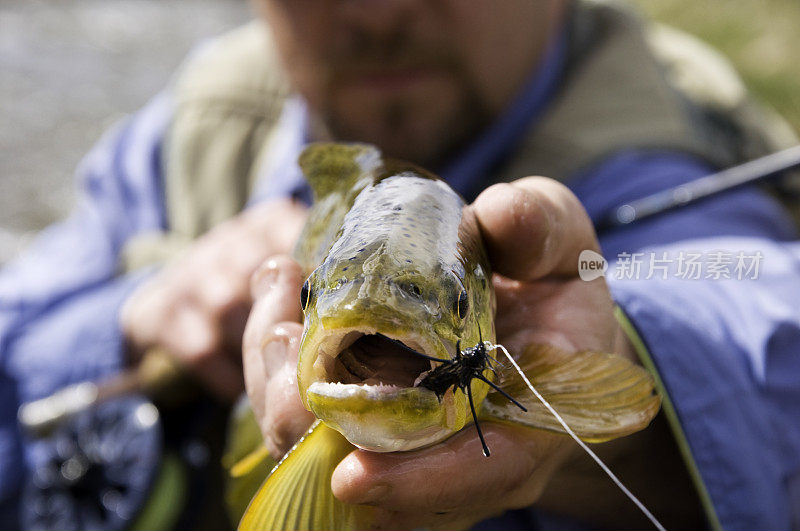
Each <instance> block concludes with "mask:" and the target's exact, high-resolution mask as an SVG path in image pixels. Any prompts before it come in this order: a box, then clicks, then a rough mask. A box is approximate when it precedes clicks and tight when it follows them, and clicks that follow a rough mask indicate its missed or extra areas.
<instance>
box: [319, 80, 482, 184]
mask: <svg viewBox="0 0 800 531" xmlns="http://www.w3.org/2000/svg"><path fill="white" fill-rule="evenodd" d="M413 107H414V103H413V102H408V101H403V100H402V99H394V100H389V101H387V102H386V103H385V104H384V105H382V106H381V108H380V109H379V110H378V112H376V113H375V114H374V116H373V117H371V120H373V121H374V124H372V126H371V129H373V130H378V131H382V132H385V133H384V134H380V135H379V137H378V138H376V137H374V134H370V133H369V132H366V131H364V129H362V128H359V127H358V126H356V125H355V124H353V123H352V122H351V121H349V120H348V119H347V118H348V117H347V116H346V115H344V116H343V115H341V113H338V112H337V110H336V109H334V108H331V109H328V112H327V113H324V114H323V115H322V120H323V123H324V125H325V126H326V128H327V130H328V132H329V133H330V135H331V136H332V137H333V138H334V139H336V140H340V141H346V142H370V143H374V144H376V145H378V147H380V148H381V149H382V150H383V151H384V153H385V154H386V155H388V156H391V157H395V158H401V159H405V160H409V161H412V162H415V163H417V164H421V165H424V166H427V167H430V168H441V167H442V165H443V164H445V163H446V162H447V161H449V160H450V159H451V158H452V157H454V156H455V155H456V154H457V153H458V151H459V150H461V149H463V148H464V146H465V145H466V144H467V143H468V142H469V141H470V140H471V139H473V138H474V137H475V136H476V135H477V134H478V133H479V132H480V131H481V130H483V129H484V128H485V127H486V126H487V125H488V124H489V123H490V121H491V114H490V112H489V110H488V109H487V108H486V106H485V105H484V103H483V101H482V100H481V98H480V97H479V96H478V95H477V93H476V92H475V91H465V92H464V93H463V96H462V97H461V98H460V101H459V102H458V104H456V105H454V106H453V107H452V109H451V110H450V112H448V113H447V114H445V115H444V116H442V118H441V119H440V120H438V122H437V123H435V124H433V126H432V128H433V130H432V131H427V134H426V135H425V136H424V137H420V136H418V135H415V134H413V133H412V132H410V131H409V129H410V127H409V123H408V122H409V120H412V119H413V116H414V115H415V114H416V113H418V112H419V110H418V109H414V108H413Z"/></svg>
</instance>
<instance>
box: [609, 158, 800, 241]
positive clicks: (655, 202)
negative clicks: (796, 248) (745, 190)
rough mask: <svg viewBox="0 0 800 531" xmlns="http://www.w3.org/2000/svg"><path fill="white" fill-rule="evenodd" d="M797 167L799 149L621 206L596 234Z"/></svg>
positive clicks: (613, 211) (727, 170)
mask: <svg viewBox="0 0 800 531" xmlns="http://www.w3.org/2000/svg"><path fill="white" fill-rule="evenodd" d="M798 167H800V145H797V146H793V147H790V148H788V149H784V150H783V151H778V152H776V153H772V154H770V155H766V156H764V157H761V158H758V159H755V160H751V161H750V162H745V163H744V164H740V165H738V166H733V167H731V168H728V169H725V170H722V171H720V172H717V173H712V174H711V175H706V176H704V177H700V178H699V179H695V180H693V181H689V182H688V183H684V184H681V185H678V186H675V187H672V188H668V189H666V190H663V191H661V192H656V193H654V194H651V195H648V196H645V197H643V198H641V199H636V200H634V201H630V202H627V203H624V204H622V205H619V206H617V207H615V208H613V209H611V211H610V212H608V213H607V214H605V215H604V216H602V217H601V218H600V222H599V223H598V224H597V231H598V232H602V231H606V230H611V229H617V228H621V227H626V226H629V225H632V224H634V223H638V222H639V221H642V220H643V219H648V218H652V217H654V216H658V215H660V214H664V213H666V212H670V211H672V210H675V209H678V208H682V207H685V206H687V205H691V204H694V203H697V202H698V201H701V200H703V199H708V198H710V197H714V196H717V195H720V194H723V193H725V192H730V191H731V190H734V189H737V188H740V187H742V186H746V185H749V184H756V183H761V182H765V181H768V180H770V179H772V178H775V177H779V176H781V175H782V174H783V173H784V172H786V171H788V170H791V169H794V168H798Z"/></svg>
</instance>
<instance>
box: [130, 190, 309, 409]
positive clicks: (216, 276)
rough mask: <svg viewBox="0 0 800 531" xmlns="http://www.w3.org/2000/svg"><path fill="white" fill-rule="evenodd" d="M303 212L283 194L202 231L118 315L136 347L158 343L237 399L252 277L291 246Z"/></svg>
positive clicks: (221, 392)
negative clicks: (264, 263)
mask: <svg viewBox="0 0 800 531" xmlns="http://www.w3.org/2000/svg"><path fill="white" fill-rule="evenodd" d="M305 216H306V212H305V208H304V207H302V206H300V205H298V204H297V203H294V202H291V201H288V200H281V201H278V202H272V203H268V204H265V205H259V206H256V207H253V208H250V209H248V210H247V211H246V212H244V213H242V214H240V215H238V216H236V217H235V218H233V219H231V220H229V221H226V222H225V223H222V224H221V225H219V226H218V227H216V228H214V229H213V230H211V231H210V232H209V233H208V234H206V235H204V236H203V237H202V238H200V239H199V240H198V241H197V242H196V243H195V244H194V245H193V246H192V247H191V248H190V249H189V250H188V251H187V252H185V253H184V254H183V255H181V256H180V257H179V258H178V259H176V260H175V261H174V262H172V263H170V264H168V265H167V266H166V267H165V268H164V269H163V270H162V271H160V272H159V273H158V274H156V275H155V276H154V277H153V278H152V279H150V280H149V281H147V282H146V283H145V284H144V285H142V286H141V287H140V288H139V289H137V290H136V291H135V292H134V294H133V295H132V296H131V297H130V298H129V299H128V301H127V302H126V303H125V305H124V307H123V309H122V312H121V317H120V320H121V324H122V329H123V333H124V334H125V337H126V338H127V339H128V341H129V343H130V345H131V346H132V349H133V354H134V355H135V356H138V355H141V354H142V353H143V352H144V351H145V350H146V349H148V348H150V347H162V348H164V349H166V350H167V351H168V352H169V353H171V354H172V355H174V356H175V357H176V358H177V360H178V361H179V362H180V363H181V364H182V365H184V366H185V367H186V368H187V369H188V370H190V371H191V372H192V373H193V374H195V375H196V376H197V377H198V378H199V379H200V380H201V381H202V382H203V383H204V384H206V386H207V387H208V388H209V389H210V390H212V391H213V392H215V394H217V395H218V396H220V397H221V398H224V399H228V400H233V399H235V398H236V397H237V396H238V395H239V394H240V393H241V392H242V389H243V382H242V368H241V346H242V334H243V331H244V326H245V323H246V320H247V315H248V314H249V312H250V307H251V305H252V298H251V296H250V278H251V276H252V274H253V272H254V271H255V270H256V268H258V266H259V265H261V264H262V263H263V262H264V260H265V259H267V258H268V257H269V256H272V255H274V254H283V253H287V252H289V251H290V250H291V248H292V246H293V245H294V242H295V240H296V239H297V236H298V234H299V232H300V230H301V228H302V226H303V223H304V221H305Z"/></svg>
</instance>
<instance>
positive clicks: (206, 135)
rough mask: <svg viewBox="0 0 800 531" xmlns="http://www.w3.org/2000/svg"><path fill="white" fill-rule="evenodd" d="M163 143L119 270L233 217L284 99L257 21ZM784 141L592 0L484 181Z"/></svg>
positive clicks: (721, 78) (719, 66) (748, 108)
mask: <svg viewBox="0 0 800 531" xmlns="http://www.w3.org/2000/svg"><path fill="white" fill-rule="evenodd" d="M174 94H175V101H176V107H175V115H174V118H173V121H172V125H171V128H170V130H169V133H168V135H167V139H166V146H165V147H166V150H165V154H166V155H165V165H166V166H165V176H166V177H165V194H166V204H167V211H168V219H169V233H168V234H156V235H144V236H141V237H137V238H134V239H133V240H132V241H131V242H129V244H128V245H127V246H126V248H125V251H124V252H123V258H122V264H121V265H122V268H123V269H124V270H129V269H133V268H136V267H138V266H141V265H144V264H147V263H151V262H154V261H159V260H162V259H163V258H164V257H168V256H169V255H171V254H173V253H174V252H175V251H176V250H178V249H180V248H182V247H183V246H184V245H185V244H186V243H187V242H189V241H191V240H192V239H194V238H196V237H197V236H199V235H201V234H202V233H204V232H205V231H207V230H208V229H209V228H211V227H213V226H214V225H216V224H217V223H219V222H221V221H223V220H225V219H227V218H230V217H232V216H234V215H235V214H236V213H238V212H240V211H241V210H242V208H243V207H244V205H245V203H246V201H247V199H248V197H249V195H250V193H251V192H252V190H253V187H254V183H255V180H256V177H257V176H258V174H259V169H260V167H261V164H262V162H263V158H264V156H265V153H267V152H268V151H269V146H270V143H271V137H272V135H273V134H274V132H275V129H276V128H275V125H276V122H277V120H278V118H279V116H280V114H281V109H282V106H283V103H284V101H285V98H286V96H287V95H288V94H289V88H288V85H287V81H286V79H285V76H284V74H283V73H282V71H281V68H280V66H279V61H278V58H277V55H276V53H275V50H274V46H273V44H272V42H271V39H270V34H269V30H268V28H267V27H266V26H265V25H264V24H263V23H261V22H260V21H254V22H252V23H250V24H248V25H246V26H244V27H241V28H239V29H237V30H234V31H232V32H230V33H229V34H227V35H224V36H222V37H220V38H218V39H216V40H215V41H214V42H212V43H211V44H209V45H207V47H206V48H205V49H204V50H202V51H201V52H199V53H197V54H196V55H195V56H194V57H193V58H191V59H190V60H189V61H188V62H187V64H185V65H184V67H183V68H182V69H181V70H180V72H179V73H178V75H177V78H176V81H175V85H174ZM794 143H796V138H795V137H794V134H793V132H792V131H791V129H790V128H789V127H788V126H786V125H785V123H784V122H782V121H781V120H780V119H779V118H778V117H777V116H776V115H774V114H773V113H771V112H769V111H767V110H765V109H763V108H760V107H758V106H757V105H756V104H754V103H753V102H752V101H751V100H750V99H749V98H748V97H747V93H746V90H745V88H744V86H743V85H742V82H741V81H740V80H739V78H738V76H737V75H736V73H735V72H734V71H733V69H732V68H731V66H730V65H729V64H728V62H727V61H726V60H725V59H724V58H722V57H721V56H720V55H719V54H717V53H716V52H714V51H713V50H711V49H710V48H708V47H707V46H706V45H704V44H702V43H701V42H699V41H698V40H696V39H694V38H692V37H689V36H688V35H685V34H682V33H680V32H677V31H675V30H672V29H668V28H665V27H659V26H656V27H648V26H645V25H644V24H642V23H641V22H640V21H639V20H638V19H637V18H636V17H635V16H634V15H632V14H631V13H629V12H627V11H625V10H624V9H622V8H620V7H618V6H613V5H611V4H608V3H605V2H594V1H592V2H590V1H584V2H579V3H577V5H576V6H575V8H574V11H573V13H572V16H571V19H570V28H569V51H568V61H567V66H566V72H565V75H564V77H563V80H562V82H561V87H560V89H559V91H558V95H557V96H556V98H555V100H554V101H553V102H552V103H551V105H550V106H549V108H548V110H547V111H546V113H545V114H544V115H543V116H542V117H541V118H540V119H539V120H537V121H536V123H534V124H532V126H531V128H530V130H529V131H528V132H527V133H526V135H525V136H524V138H523V139H522V140H521V143H520V145H519V147H518V148H517V149H516V151H515V153H514V154H513V155H512V156H511V157H510V159H509V160H508V161H507V163H506V164H504V165H503V166H502V167H501V168H500V169H499V170H498V171H497V172H496V174H495V175H494V176H492V177H491V178H490V179H488V180H487V185H488V184H489V183H490V182H493V181H509V180H513V179H516V178H519V177H523V176H526V175H545V176H548V177H552V178H555V179H558V180H562V181H563V180H566V179H568V178H569V177H570V176H571V175H572V174H574V173H575V172H577V171H579V170H581V169H582V168H585V167H587V166H589V165H591V164H593V163H595V162H598V161H600V160H602V159H603V158H605V157H608V156H609V155H611V154H613V153H614V152H616V151H618V150H621V149H629V148H639V149H653V150H665V149H666V150H675V151H680V152H685V153H690V154H693V155H695V156H698V157H700V158H701V159H703V160H706V161H708V162H709V163H710V164H711V165H712V166H714V167H719V168H722V167H725V166H730V165H732V164H735V163H739V162H743V161H745V160H748V159H752V158H755V157H757V156H760V155H763V154H766V153H768V152H771V151H775V150H777V149H779V148H782V147H786V146H789V145H792V144H794Z"/></svg>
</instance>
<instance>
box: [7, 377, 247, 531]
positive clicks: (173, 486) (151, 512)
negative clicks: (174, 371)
mask: <svg viewBox="0 0 800 531" xmlns="http://www.w3.org/2000/svg"><path fill="white" fill-rule="evenodd" d="M140 373H141V370H140ZM167 380H168V381H169V383H170V384H171V385H164V386H161V387H159V392H155V391H156V389H155V387H153V386H138V385H137V386H134V387H136V388H138V389H134V388H133V387H126V386H121V389H122V392H119V393H116V392H115V393H112V396H103V393H104V391H103V389H105V388H104V387H103V386H104V384H97V385H96V384H90V383H86V384H78V385H77V386H71V387H69V388H67V389H65V390H62V391H61V392H59V393H56V394H55V395H52V396H51V397H48V398H46V399H43V400H42V401H37V402H38V403H32V404H26V405H24V406H23V408H21V409H20V421H21V423H22V425H23V427H25V428H26V431H27V432H28V433H29V434H31V435H32V436H33V437H34V438H35V440H34V441H32V444H33V456H34V462H35V464H34V467H33V470H31V471H30V473H29V474H28V476H27V478H26V481H25V485H24V487H23V490H22V494H21V501H20V514H19V520H20V522H19V523H20V525H21V527H22V529H26V530H27V529H31V530H39V529H42V530H44V529H48V530H49V529H59V530H62V529H63V530H73V529H74V530H78V529H80V530H103V531H105V530H112V531H117V530H123V529H134V530H139V529H141V530H148V531H150V530H159V529H165V530H166V529H176V528H181V529H184V528H191V529H215V530H216V529H230V528H231V523H230V521H229V520H228V518H227V514H226V511H225V506H224V502H223V499H224V496H223V484H224V476H223V471H222V467H221V465H220V462H221V455H222V451H223V443H224V441H223V437H222V436H221V434H224V433H225V427H226V423H227V416H228V409H229V408H228V407H227V406H225V405H223V404H220V403H219V402H218V401H216V400H214V399H213V398H211V397H209V396H208V395H206V394H205V393H203V392H202V391H201V390H200V389H199V387H198V386H197V385H196V384H194V383H191V382H186V381H182V382H180V381H177V380H176V379H175V378H174V377H170V378H167ZM117 383H118V382H117ZM80 386H83V387H80ZM92 386H94V387H95V389H94V390H93V387H92ZM117 387H119V386H117ZM166 388H169V390H170V391H169V392H168V393H164V392H160V390H163V389H166ZM98 389H99V392H97V390H98ZM145 392H146V394H145ZM70 393H72V394H71V395H70ZM98 396H99V397H100V398H98ZM48 400H49V401H50V402H47V401H48ZM26 407H27V409H25V408H26ZM37 407H38V408H39V409H36V408H37ZM37 415H38V416H37ZM33 425H35V426H36V427H37V429H31V427H32V426H33Z"/></svg>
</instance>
